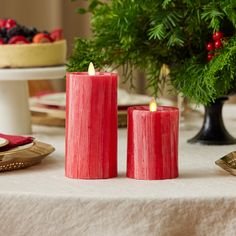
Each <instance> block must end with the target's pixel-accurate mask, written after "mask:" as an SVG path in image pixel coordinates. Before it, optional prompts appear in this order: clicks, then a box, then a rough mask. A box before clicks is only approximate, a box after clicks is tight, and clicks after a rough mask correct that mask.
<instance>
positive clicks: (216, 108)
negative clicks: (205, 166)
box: [188, 97, 236, 145]
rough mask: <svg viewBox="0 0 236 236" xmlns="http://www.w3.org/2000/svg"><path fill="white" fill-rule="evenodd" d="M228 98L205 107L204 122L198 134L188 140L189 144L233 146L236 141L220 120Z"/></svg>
mask: <svg viewBox="0 0 236 236" xmlns="http://www.w3.org/2000/svg"><path fill="white" fill-rule="evenodd" d="M227 99H228V97H221V98H218V99H216V100H215V102H214V103H212V104H210V105H208V106H205V116H204V122H203V126H202V128H201V130H200V131H199V133H198V134H197V135H196V136H195V137H193V138H192V139H189V140H188V142H189V143H201V144H207V145H228V144H235V143H236V139H235V138H234V137H232V136H231V135H230V134H229V133H228V131H227V130H226V128H225V125H224V122H223V118H222V108H223V105H224V102H225V101H226V100H227Z"/></svg>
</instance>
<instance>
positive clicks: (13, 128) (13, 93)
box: [0, 80, 31, 135]
mask: <svg viewBox="0 0 236 236" xmlns="http://www.w3.org/2000/svg"><path fill="white" fill-rule="evenodd" d="M28 98H29V96H28V84H27V81H23V80H21V81H12V80H10V81H1V86H0V127H1V128H0V132H1V133H6V134H14V135H18V134H30V133H31V117H30V111H29V104H28Z"/></svg>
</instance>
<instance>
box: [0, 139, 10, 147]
mask: <svg viewBox="0 0 236 236" xmlns="http://www.w3.org/2000/svg"><path fill="white" fill-rule="evenodd" d="M8 143H9V141H8V140H7V139H5V138H0V147H4V146H6V145H7V144H8Z"/></svg>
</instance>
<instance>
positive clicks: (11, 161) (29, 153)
mask: <svg viewBox="0 0 236 236" xmlns="http://www.w3.org/2000/svg"><path fill="white" fill-rule="evenodd" d="M54 150H55V149H54V147H52V146H51V145H49V144H46V143H42V142H39V141H35V142H34V144H33V145H32V146H31V147H30V148H28V149H25V150H22V151H20V152H15V153H11V154H7V155H3V156H0V172H3V171H10V170H18V169H23V168H26V167H29V166H32V165H35V164H38V163H40V162H41V161H42V159H44V158H45V157H46V156H48V155H49V154H50V153H52V152H53V151H54Z"/></svg>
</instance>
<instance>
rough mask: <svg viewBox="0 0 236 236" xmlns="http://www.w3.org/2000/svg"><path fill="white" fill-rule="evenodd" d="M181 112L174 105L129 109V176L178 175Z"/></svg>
mask: <svg viewBox="0 0 236 236" xmlns="http://www.w3.org/2000/svg"><path fill="white" fill-rule="evenodd" d="M178 129H179V111H178V108H175V107H165V106H159V107H158V108H157V110H156V111H150V109H149V107H148V106H136V107H130V108H129V109H128V146H127V177H130V178H135V179H144V180H156V179H171V178H176V177H177V176H178Z"/></svg>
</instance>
